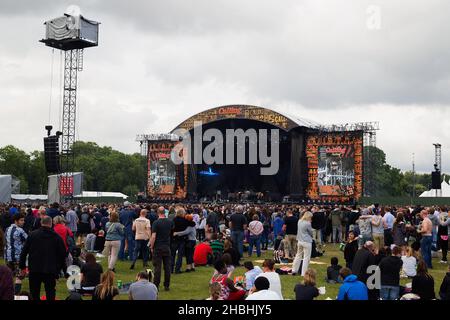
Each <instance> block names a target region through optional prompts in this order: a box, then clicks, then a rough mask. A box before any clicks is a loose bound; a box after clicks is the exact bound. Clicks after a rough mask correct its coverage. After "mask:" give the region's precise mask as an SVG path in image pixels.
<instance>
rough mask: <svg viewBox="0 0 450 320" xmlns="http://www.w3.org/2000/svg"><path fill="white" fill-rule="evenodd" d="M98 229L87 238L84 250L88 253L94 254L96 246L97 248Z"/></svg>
mask: <svg viewBox="0 0 450 320" xmlns="http://www.w3.org/2000/svg"><path fill="white" fill-rule="evenodd" d="M97 233H98V232H97V229H94V230H92V232H91V233H89V234H88V235H87V236H86V241H85V243H84V248H85V249H86V251H87V252H93V251H94V246H95V239H96V238H97Z"/></svg>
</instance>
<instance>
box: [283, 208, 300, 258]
mask: <svg viewBox="0 0 450 320" xmlns="http://www.w3.org/2000/svg"><path fill="white" fill-rule="evenodd" d="M297 228H298V218H297V217H296V216H294V213H293V212H292V210H288V211H287V214H286V217H285V218H284V225H283V231H284V234H285V236H284V241H285V242H284V243H285V245H284V247H285V250H284V251H285V256H284V257H285V258H286V259H294V257H295V255H296V253H297V242H298V240H297Z"/></svg>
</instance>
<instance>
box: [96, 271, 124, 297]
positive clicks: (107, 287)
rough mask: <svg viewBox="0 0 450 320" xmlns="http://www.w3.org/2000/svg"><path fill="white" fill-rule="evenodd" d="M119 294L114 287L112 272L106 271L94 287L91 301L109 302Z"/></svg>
mask: <svg viewBox="0 0 450 320" xmlns="http://www.w3.org/2000/svg"><path fill="white" fill-rule="evenodd" d="M118 294H119V289H117V287H115V286H114V272H113V271H111V270H107V271H106V272H105V273H103V274H102V278H101V280H100V284H99V285H98V286H97V287H95V291H94V294H93V295H92V300H97V301H98V300H103V301H111V300H114V297H115V296H117V295H118Z"/></svg>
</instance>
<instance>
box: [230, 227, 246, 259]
mask: <svg viewBox="0 0 450 320" xmlns="http://www.w3.org/2000/svg"><path fill="white" fill-rule="evenodd" d="M231 241H232V242H233V245H234V247H235V248H236V249H237V250H238V252H239V255H240V256H241V257H242V256H243V255H244V231H240V230H239V231H231Z"/></svg>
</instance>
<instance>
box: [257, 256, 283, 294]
mask: <svg viewBox="0 0 450 320" xmlns="http://www.w3.org/2000/svg"><path fill="white" fill-rule="evenodd" d="M274 267H275V261H273V260H271V259H266V260H264V262H263V271H264V272H263V273H261V274H260V275H258V276H257V277H256V279H258V278H260V277H265V278H267V280H269V283H270V288H269V289H270V290H272V291H274V292H275V293H277V294H278V295H279V296H280V299H281V300H283V294H282V293H281V280H280V275H279V274H278V273H276V272H275V270H274ZM255 281H256V280H255Z"/></svg>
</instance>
